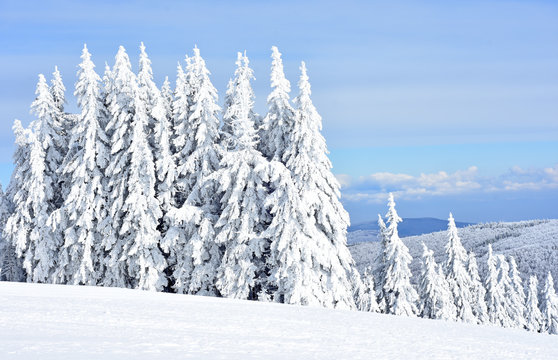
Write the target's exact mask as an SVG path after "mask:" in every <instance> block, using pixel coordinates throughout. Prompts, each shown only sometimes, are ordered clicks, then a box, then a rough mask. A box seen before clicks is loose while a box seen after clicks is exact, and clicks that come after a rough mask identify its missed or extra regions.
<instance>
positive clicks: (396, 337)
mask: <svg viewBox="0 0 558 360" xmlns="http://www.w3.org/2000/svg"><path fill="white" fill-rule="evenodd" d="M0 304H1V306H0V358H1V359H100V358H102V359H128V358H134V359H158V358H160V359H176V358H193V359H384V358H390V359H394V358H400V359H416V358H423V359H448V358H452V359H478V358H482V359H556V358H558V337H556V336H552V335H546V334H535V333H529V332H527V331H523V330H515V329H501V328H497V327H491V326H479V325H468V324H463V323H454V322H445V321H440V320H426V319H418V318H407V317H402V316H393V315H381V314H374V313H363V312H356V311H340V310H327V309H322V308H311V307H301V306H290V305H282V304H268V303H258V302H249V301H242V300H232V299H223V298H209V297H202V296H189V295H178V294H167V293H152V292H145V291H139V290H129V289H118V288H101V287H86V286H69V285H44V284H28V283H9V282H2V283H0Z"/></svg>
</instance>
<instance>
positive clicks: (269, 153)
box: [259, 46, 294, 161]
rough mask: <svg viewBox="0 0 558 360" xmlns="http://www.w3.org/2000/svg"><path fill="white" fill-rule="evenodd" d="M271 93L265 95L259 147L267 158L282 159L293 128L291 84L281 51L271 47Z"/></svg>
mask: <svg viewBox="0 0 558 360" xmlns="http://www.w3.org/2000/svg"><path fill="white" fill-rule="evenodd" d="M271 59H272V62H271V89H272V90H271V93H270V94H269V96H268V97H267V106H268V112H267V115H266V116H265V117H264V118H263V121H262V125H261V127H260V129H259V136H260V142H259V149H260V151H261V152H262V154H264V156H266V157H267V158H268V159H269V160H277V161H284V160H283V155H284V152H285V150H286V148H287V147H288V144H287V142H288V141H289V134H290V133H291V131H292V130H293V128H294V109H293V107H292V106H291V104H290V101H289V99H290V97H289V93H290V92H291V84H290V83H289V80H287V79H286V78H285V73H284V71H283V61H282V60H281V53H280V52H279V50H278V49H277V47H276V46H272V47H271Z"/></svg>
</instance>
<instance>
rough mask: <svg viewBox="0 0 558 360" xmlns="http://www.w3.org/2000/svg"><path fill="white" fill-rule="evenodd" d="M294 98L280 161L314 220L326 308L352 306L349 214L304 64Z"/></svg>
mask: <svg viewBox="0 0 558 360" xmlns="http://www.w3.org/2000/svg"><path fill="white" fill-rule="evenodd" d="M300 70H301V76H300V81H299V83H298V86H299V91H300V93H299V95H298V96H297V97H296V98H295V101H294V102H295V104H296V110H295V120H294V125H293V129H292V131H291V132H290V133H289V138H288V141H287V146H288V147H287V149H286V150H285V153H284V156H283V161H284V163H285V164H286V166H287V168H288V169H289V170H290V171H291V174H292V177H293V181H294V184H295V186H296V187H297V189H298V191H299V194H300V197H301V201H302V207H303V208H304V209H305V210H306V211H307V216H309V217H310V219H311V221H312V222H313V223H314V229H313V230H312V232H311V234H312V235H311V236H312V241H313V242H315V245H314V246H316V247H317V248H319V249H320V251H321V252H322V253H323V254H324V256H322V257H320V258H318V261H319V264H317V266H319V267H321V269H322V271H323V273H324V276H325V277H324V278H323V280H322V281H323V282H324V283H326V284H328V285H327V286H328V288H329V289H330V291H329V293H328V296H329V300H328V301H327V302H328V305H327V306H331V307H337V308H354V307H355V305H354V301H353V297H352V294H351V291H350V289H351V288H352V286H353V285H352V284H351V283H350V274H351V269H352V267H353V266H354V262H353V259H352V257H351V254H350V253H349V251H348V249H347V246H346V233H347V226H348V224H349V216H348V213H347V212H346V211H345V209H344V208H343V206H342V205H341V202H340V201H339V196H340V193H339V183H338V181H337V180H336V179H335V177H334V176H333V174H332V172H331V167H332V165H331V162H330V160H329V159H328V157H327V153H328V151H327V146H326V143H325V139H324V137H323V136H322V135H321V133H320V131H321V129H322V118H321V116H320V115H319V114H318V112H317V110H316V108H315V106H314V105H313V103H312V99H311V97H310V96H311V90H310V83H309V81H308V80H309V79H308V75H307V73H306V65H305V64H304V62H303V63H302V65H301V67H300Z"/></svg>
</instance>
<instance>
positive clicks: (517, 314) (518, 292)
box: [507, 256, 525, 328]
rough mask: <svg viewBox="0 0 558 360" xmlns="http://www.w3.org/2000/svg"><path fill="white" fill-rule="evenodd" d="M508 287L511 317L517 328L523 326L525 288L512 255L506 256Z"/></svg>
mask: <svg viewBox="0 0 558 360" xmlns="http://www.w3.org/2000/svg"><path fill="white" fill-rule="evenodd" d="M508 263H509V268H510V271H509V277H510V287H509V291H508V294H507V298H508V301H509V303H510V310H511V317H512V319H513V320H514V322H515V326H516V327H519V328H524V327H525V317H524V314H525V290H524V289H523V283H522V281H521V277H520V276H519V270H518V269H517V264H516V262H515V258H514V257H513V256H508Z"/></svg>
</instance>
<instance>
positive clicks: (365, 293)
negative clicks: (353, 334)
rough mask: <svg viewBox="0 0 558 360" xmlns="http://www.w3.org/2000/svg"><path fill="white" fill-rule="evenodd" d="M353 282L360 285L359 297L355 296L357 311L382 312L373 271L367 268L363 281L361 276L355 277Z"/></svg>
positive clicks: (357, 288)
mask: <svg viewBox="0 0 558 360" xmlns="http://www.w3.org/2000/svg"><path fill="white" fill-rule="evenodd" d="M356 275H358V274H356ZM352 282H353V284H359V286H357V287H356V291H357V292H358V295H355V302H356V305H357V309H358V310H360V311H368V312H380V307H379V306H378V302H377V301H376V292H375V290H374V289H375V287H374V275H372V269H371V268H369V267H367V268H366V269H364V274H363V275H362V279H361V277H360V276H355V278H354V279H353V280H352Z"/></svg>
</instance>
